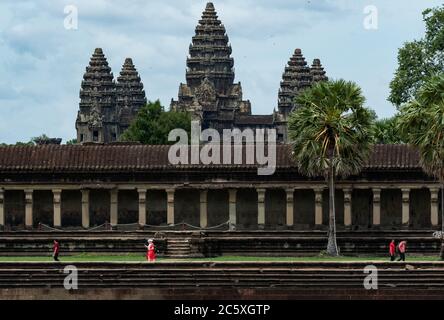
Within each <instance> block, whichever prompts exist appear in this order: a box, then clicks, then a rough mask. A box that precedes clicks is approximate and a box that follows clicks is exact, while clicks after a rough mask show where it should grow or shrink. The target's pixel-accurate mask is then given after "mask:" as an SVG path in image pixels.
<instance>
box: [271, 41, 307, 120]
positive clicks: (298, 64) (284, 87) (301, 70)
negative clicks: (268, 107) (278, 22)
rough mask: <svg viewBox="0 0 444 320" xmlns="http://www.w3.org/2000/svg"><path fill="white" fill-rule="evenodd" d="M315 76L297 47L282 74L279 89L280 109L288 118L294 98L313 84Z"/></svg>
mask: <svg viewBox="0 0 444 320" xmlns="http://www.w3.org/2000/svg"><path fill="white" fill-rule="evenodd" d="M312 81H313V76H312V75H311V73H310V68H309V67H308V66H307V62H306V61H305V58H304V56H303V55H302V50H301V49H296V50H295V51H294V54H293V56H292V57H291V58H290V60H289V61H288V63H287V66H286V67H285V71H284V73H283V75H282V82H281V87H280V90H279V102H278V109H279V112H280V113H281V114H283V115H284V117H285V118H286V117H287V116H288V115H289V114H290V112H291V111H292V110H293V108H294V106H295V105H294V98H295V97H296V95H297V94H298V93H299V92H301V91H302V90H304V89H306V88H308V87H310V86H311V84H312Z"/></svg>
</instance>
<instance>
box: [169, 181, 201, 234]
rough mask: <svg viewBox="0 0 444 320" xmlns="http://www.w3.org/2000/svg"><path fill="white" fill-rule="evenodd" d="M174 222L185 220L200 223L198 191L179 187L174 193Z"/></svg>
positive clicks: (193, 223)
mask: <svg viewBox="0 0 444 320" xmlns="http://www.w3.org/2000/svg"><path fill="white" fill-rule="evenodd" d="M174 198H175V201H174V220H175V223H181V222H185V223H188V224H191V225H193V226H199V225H200V192H199V190H193V189H179V190H176V193H175V195H174Z"/></svg>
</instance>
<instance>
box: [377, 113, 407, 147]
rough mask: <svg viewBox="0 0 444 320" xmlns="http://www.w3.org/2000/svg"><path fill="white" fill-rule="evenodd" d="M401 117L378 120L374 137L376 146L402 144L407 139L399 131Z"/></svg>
mask: <svg viewBox="0 0 444 320" xmlns="http://www.w3.org/2000/svg"><path fill="white" fill-rule="evenodd" d="M398 121H399V115H395V116H394V117H391V118H385V119H380V120H376V121H375V124H374V137H375V143H376V144H402V143H405V142H406V141H405V138H404V137H403V135H402V134H401V132H399V130H398Z"/></svg>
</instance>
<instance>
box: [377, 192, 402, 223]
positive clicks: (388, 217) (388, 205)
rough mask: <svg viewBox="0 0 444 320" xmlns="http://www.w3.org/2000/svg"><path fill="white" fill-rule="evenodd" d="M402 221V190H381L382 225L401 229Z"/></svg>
mask: <svg viewBox="0 0 444 320" xmlns="http://www.w3.org/2000/svg"><path fill="white" fill-rule="evenodd" d="M401 223H402V192H401V190H399V189H382V190H381V227H383V228H388V229H392V228H394V229H399V227H400V226H401Z"/></svg>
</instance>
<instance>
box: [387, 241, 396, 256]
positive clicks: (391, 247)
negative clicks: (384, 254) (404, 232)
mask: <svg viewBox="0 0 444 320" xmlns="http://www.w3.org/2000/svg"><path fill="white" fill-rule="evenodd" d="M389 254H390V261H395V258H396V244H395V240H392V242H390V245H389Z"/></svg>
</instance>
